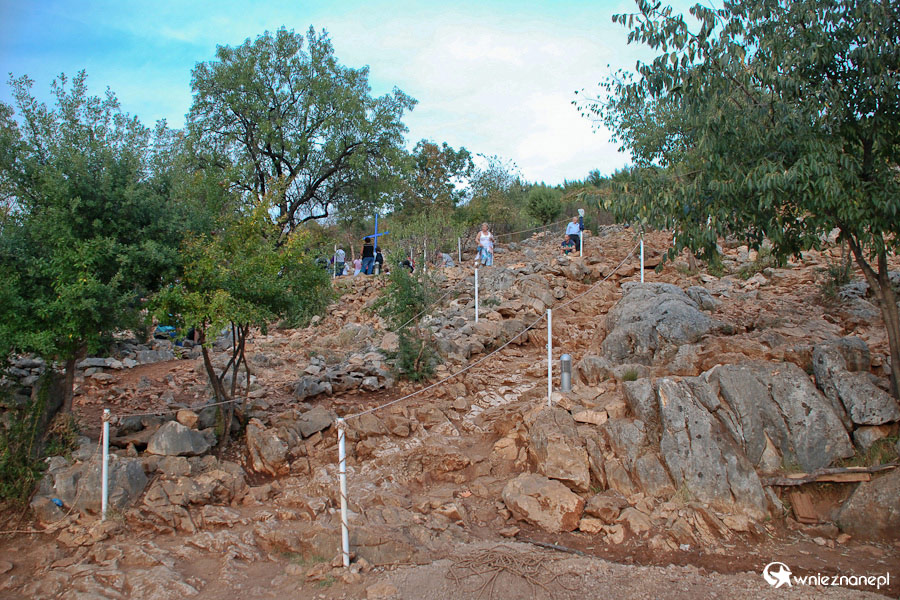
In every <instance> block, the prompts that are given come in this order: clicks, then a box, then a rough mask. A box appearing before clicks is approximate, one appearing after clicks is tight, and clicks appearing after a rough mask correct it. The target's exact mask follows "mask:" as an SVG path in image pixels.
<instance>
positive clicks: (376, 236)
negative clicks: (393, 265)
mask: <svg viewBox="0 0 900 600" xmlns="http://www.w3.org/2000/svg"><path fill="white" fill-rule="evenodd" d="M389 233H390V231H382V232H381V233H378V213H375V235H367V236H366V239H369V238H372V239H373V241H374V243H375V250H378V236H381V235H387V234H389Z"/></svg>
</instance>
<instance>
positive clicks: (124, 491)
mask: <svg viewBox="0 0 900 600" xmlns="http://www.w3.org/2000/svg"><path fill="white" fill-rule="evenodd" d="M50 460H51V462H50V468H49V469H48V472H47V473H46V475H45V476H44V478H43V479H42V480H41V483H40V485H39V486H38V491H37V494H36V496H35V500H34V502H33V505H34V506H35V507H36V508H37V507H40V506H42V505H44V504H46V501H47V499H53V498H56V499H58V500H60V501H61V502H62V503H63V507H65V508H69V507H73V506H74V508H75V509H76V510H78V511H80V512H84V513H93V514H97V513H99V512H100V510H101V504H102V502H101V488H102V481H101V464H100V462H101V461H100V460H99V457H98V458H97V460H92V461H90V462H88V463H78V464H75V465H69V464H68V463H67V462H66V461H65V459H63V458H61V457H53V458H52V459H50ZM108 476H109V498H108V500H109V507H111V508H115V509H119V510H121V509H123V508H125V507H127V506H129V505H130V504H132V503H133V502H134V501H135V500H136V499H137V498H138V497H139V496H140V495H141V493H143V491H144V488H145V487H146V486H147V481H148V480H147V475H146V474H145V473H144V469H143V467H142V466H141V461H140V460H139V459H136V458H124V457H120V456H118V455H116V454H110V455H109V475H108ZM44 512H46V511H44ZM53 512H56V511H53ZM39 514H42V513H39ZM60 516H61V515H60Z"/></svg>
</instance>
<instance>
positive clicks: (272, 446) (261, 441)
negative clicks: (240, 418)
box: [246, 419, 290, 476]
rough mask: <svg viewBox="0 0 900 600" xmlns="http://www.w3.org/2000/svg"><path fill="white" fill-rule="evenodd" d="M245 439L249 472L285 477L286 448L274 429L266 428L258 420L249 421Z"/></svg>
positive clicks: (286, 466) (288, 468)
mask: <svg viewBox="0 0 900 600" xmlns="http://www.w3.org/2000/svg"><path fill="white" fill-rule="evenodd" d="M246 438H247V453H248V455H249V456H248V458H249V464H248V466H249V467H250V470H251V471H253V472H255V473H267V474H269V475H272V476H279V475H286V474H287V473H288V472H289V471H290V466H289V464H288V446H287V444H286V443H285V442H284V440H282V439H281V438H280V437H279V436H278V433H277V432H276V431H275V430H274V429H271V428H266V427H265V425H263V424H262V422H261V421H260V420H259V419H250V422H249V423H247V434H246Z"/></svg>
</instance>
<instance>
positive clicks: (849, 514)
mask: <svg viewBox="0 0 900 600" xmlns="http://www.w3.org/2000/svg"><path fill="white" fill-rule="evenodd" d="M837 524H838V526H839V527H840V528H841V529H842V530H843V531H846V532H847V533H850V534H853V535H858V536H861V537H867V538H879V539H880V538H885V537H887V538H894V539H896V538H900V469H894V470H892V471H891V472H889V473H888V474H887V475H884V476H882V477H878V478H876V479H873V480H872V481H865V482H863V483H860V484H859V487H857V488H856V490H855V491H854V492H853V494H852V495H851V496H850V498H849V499H848V500H847V501H846V502H845V503H844V506H843V507H842V508H841V511H840V513H838V517H837Z"/></svg>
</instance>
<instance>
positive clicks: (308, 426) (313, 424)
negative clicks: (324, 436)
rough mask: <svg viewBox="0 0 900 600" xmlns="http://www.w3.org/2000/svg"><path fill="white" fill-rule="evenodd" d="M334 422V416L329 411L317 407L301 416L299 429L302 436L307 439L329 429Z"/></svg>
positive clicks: (298, 423)
mask: <svg viewBox="0 0 900 600" xmlns="http://www.w3.org/2000/svg"><path fill="white" fill-rule="evenodd" d="M333 422H334V415H333V414H331V412H329V411H328V409H326V408H325V407H323V406H316V407H314V408H313V409H312V410H308V411H306V412H305V413H303V414H301V415H300V417H299V418H298V419H297V427H298V428H299V429H300V433H301V435H303V437H305V438H307V437H309V436H311V435H312V434H314V433H316V432H318V431H323V430H325V429H328V428H329V427H331V424H332V423H333Z"/></svg>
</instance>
